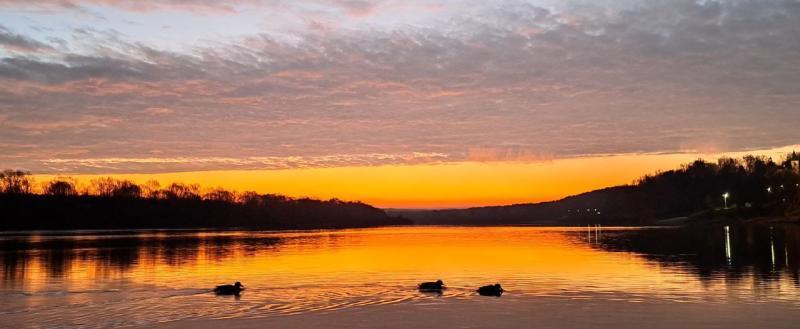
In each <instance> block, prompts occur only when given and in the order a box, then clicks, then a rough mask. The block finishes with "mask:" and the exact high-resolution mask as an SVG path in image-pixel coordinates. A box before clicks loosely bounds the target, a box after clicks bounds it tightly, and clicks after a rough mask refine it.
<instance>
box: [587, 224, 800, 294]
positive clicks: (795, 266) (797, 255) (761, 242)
mask: <svg viewBox="0 0 800 329" xmlns="http://www.w3.org/2000/svg"><path fill="white" fill-rule="evenodd" d="M578 237H580V238H581V239H582V240H585V241H587V242H590V243H591V244H592V245H593V246H596V247H598V248H601V249H603V250H606V251H619V252H634V253H638V254H640V255H641V256H642V257H644V258H646V259H648V260H652V261H657V262H659V263H660V264H663V265H667V266H675V267H682V268H685V269H688V270H689V271H692V272H693V273H694V274H696V275H697V276H698V277H699V278H700V279H701V280H711V279H713V278H718V277H724V278H726V279H727V280H734V281H736V280H740V279H742V278H744V277H749V276H753V277H755V278H756V279H757V280H759V281H762V282H768V281H777V280H780V279H781V278H785V277H786V276H787V275H788V276H789V277H791V278H792V281H793V282H794V283H795V284H800V227H798V226H795V225H787V226H774V227H770V226H731V227H729V228H728V229H727V230H726V229H725V227H722V226H693V227H686V228H669V229H642V230H625V231H615V230H606V231H602V234H598V233H596V232H595V229H594V228H593V229H592V233H591V235H587V234H581V235H578Z"/></svg>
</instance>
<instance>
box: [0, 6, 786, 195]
mask: <svg viewBox="0 0 800 329" xmlns="http://www.w3.org/2000/svg"><path fill="white" fill-rule="evenodd" d="M797 17H800V3H798V2H797V1H772V0H757V1H739V0H730V1H727V0H719V1H713V0H705V1H686V0H671V1H662V0H613V1H611V0H559V1H555V0H552V1H551V0H539V1H534V0H528V1H521V0H519V1H477V0H476V1H473V0H452V1H426V0H404V1H392V0H387V1H362V0H291V1H289V0H287V1H282V0H272V1H268V0H241V1H225V2H221V1H213V0H153V1H126V0H56V1H47V0H42V1H27V0H0V166H2V167H3V168H19V169H25V170H30V171H32V172H34V173H37V174H42V175H51V176H52V175H73V176H86V177H92V176H91V175H127V176H129V177H134V176H131V175H144V176H150V177H163V178H164V179H167V178H169V179H176V180H192V181H194V182H198V183H201V184H204V185H212V184H213V185H222V186H226V187H227V186H229V187H231V188H236V189H240V190H244V189H255V190H259V191H261V192H274V193H286V194H290V195H309V196H316V197H334V196H340V197H343V198H346V199H348V198H355V199H360V200H365V201H368V202H373V203H376V204H378V205H381V206H392V207H395V206H396V207H404V206H406V207H438V206H442V207H451V206H452V207H455V206H469V205H484V204H498V203H500V204H502V203H513V202H529V201H542V200H548V199H553V198H558V197H562V196H565V195H569V194H574V193H577V192H581V191H585V190H589V189H592V188H598V187H603V186H608V185H615V184H620V183H622V184H624V183H629V182H631V180H632V179H635V177H638V176H641V175H642V174H645V173H649V172H652V171H654V170H660V169H668V168H672V167H674V166H676V165H678V164H680V163H682V162H688V161H691V160H692V159H693V158H697V157H699V156H716V155H720V154H738V153H737V152H739V153H741V152H754V153H759V152H767V153H769V152H772V153H775V152H785V151H786V150H789V149H791V148H792V145H796V144H797V143H798V139H797V138H798V136H800V134H798V132H797V126H798V123H799V122H800V120H799V119H798V115H797V112H798V108H799V105H800V55H799V54H800V38H798V37H797V36H798V35H800V20H798V19H797ZM776 150H777V151H776ZM153 175H155V176H153ZM144 176H135V177H144ZM223 177H224V178H225V179H223ZM234 177H238V178H234ZM312 178H313V179H312ZM573 180H574V181H575V182H573V183H570V188H569V189H566V188H556V187H554V186H562V185H561V184H557V183H558V182H559V181H573ZM465 181H466V182H470V183H469V184H467V183H463V182H465ZM323 182H325V183H323ZM498 182H508V184H511V185H502V184H501V183H498ZM378 183H381V184H383V185H382V186H381V187H380V188H377V187H375V185H376V184H378ZM498 184H500V185H498ZM562 187H563V186H562ZM399 191H405V192H403V193H400V192H399ZM448 191H449V192H448ZM337 192H339V193H337Z"/></svg>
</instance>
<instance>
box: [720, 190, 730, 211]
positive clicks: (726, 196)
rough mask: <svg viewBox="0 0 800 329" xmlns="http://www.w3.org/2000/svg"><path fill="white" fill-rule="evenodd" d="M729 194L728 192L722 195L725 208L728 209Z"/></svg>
mask: <svg viewBox="0 0 800 329" xmlns="http://www.w3.org/2000/svg"><path fill="white" fill-rule="evenodd" d="M729 196H731V195H730V194H729V193H728V192H725V194H723V195H722V200H723V201H725V209H728V197H729Z"/></svg>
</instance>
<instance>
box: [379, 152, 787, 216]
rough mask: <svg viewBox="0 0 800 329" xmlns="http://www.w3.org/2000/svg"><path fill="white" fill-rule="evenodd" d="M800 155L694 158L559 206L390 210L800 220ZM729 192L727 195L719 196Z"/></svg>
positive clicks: (435, 213)
mask: <svg viewBox="0 0 800 329" xmlns="http://www.w3.org/2000/svg"><path fill="white" fill-rule="evenodd" d="M798 161H800V154H798V153H794V152H793V153H792V154H789V155H787V156H786V158H785V159H783V161H780V162H774V161H773V160H772V159H769V158H765V157H759V156H745V157H744V158H742V159H733V158H721V159H719V160H718V161H717V163H710V162H706V161H703V160H697V161H695V162H692V163H690V164H687V165H684V166H683V167H682V168H680V169H676V170H669V171H665V172H659V173H656V174H654V175H648V176H645V177H642V178H641V179H639V180H638V181H637V182H635V183H634V184H632V185H624V186H616V187H610V188H605V189H601V190H597V191H593V192H588V193H584V194H580V195H576V196H571V197H567V198H564V199H562V200H559V201H553V202H543V203H536V204H517V205H510V206H496V207H479V208H469V209H457V210H434V211H393V213H396V214H402V215H403V216H406V217H408V218H411V219H412V220H414V222H415V223H417V224H469V225H497V224H540V225H578V224H586V223H602V224H606V225H647V224H654V223H661V224H663V223H665V222H663V221H661V220H664V219H675V218H680V217H685V218H683V219H682V221H681V222H686V221H692V220H695V221H703V220H710V219H729V220H735V219H743V218H753V217H775V218H779V217H781V218H787V219H793V220H798V219H799V218H800V193H799V192H800V169H799V167H800V165H798ZM726 193H727V196H726V197H723V195H725V194H726Z"/></svg>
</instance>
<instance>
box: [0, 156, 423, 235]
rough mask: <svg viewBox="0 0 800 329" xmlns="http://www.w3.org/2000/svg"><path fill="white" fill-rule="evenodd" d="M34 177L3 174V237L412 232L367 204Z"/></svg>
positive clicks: (0, 191)
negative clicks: (159, 231) (14, 233)
mask: <svg viewBox="0 0 800 329" xmlns="http://www.w3.org/2000/svg"><path fill="white" fill-rule="evenodd" d="M36 187H37V186H36V183H35V181H34V179H33V177H32V175H31V174H30V173H28V172H25V171H20V170H4V171H2V172H0V215H2V219H0V229H3V230H28V229H117V228H120V229H122V228H229V227H242V228H262V229H313V228H346V227H369V226H380V225H398V224H408V223H410V222H409V221H407V220H405V219H402V218H395V217H390V216H388V215H387V214H386V213H385V212H384V211H383V210H381V209H378V208H375V207H372V206H370V205H367V204H364V203H362V202H349V201H342V200H338V199H331V200H316V199H311V198H291V197H287V196H283V195H276V194H259V193H257V192H253V191H246V192H235V191H229V190H226V189H223V188H212V189H205V190H204V189H202V188H201V187H200V186H199V185H197V184H183V183H172V184H169V185H166V186H163V187H162V186H161V185H160V184H159V183H158V182H157V181H148V182H146V183H144V184H137V183H135V182H133V181H130V180H124V179H115V178H111V177H103V178H97V179H93V180H90V181H89V184H88V185H87V186H81V185H80V184H78V182H77V181H76V180H75V179H72V178H69V177H59V178H54V179H52V180H50V181H47V182H44V183H42V184H40V185H39V188H38V189H37V188H36Z"/></svg>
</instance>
